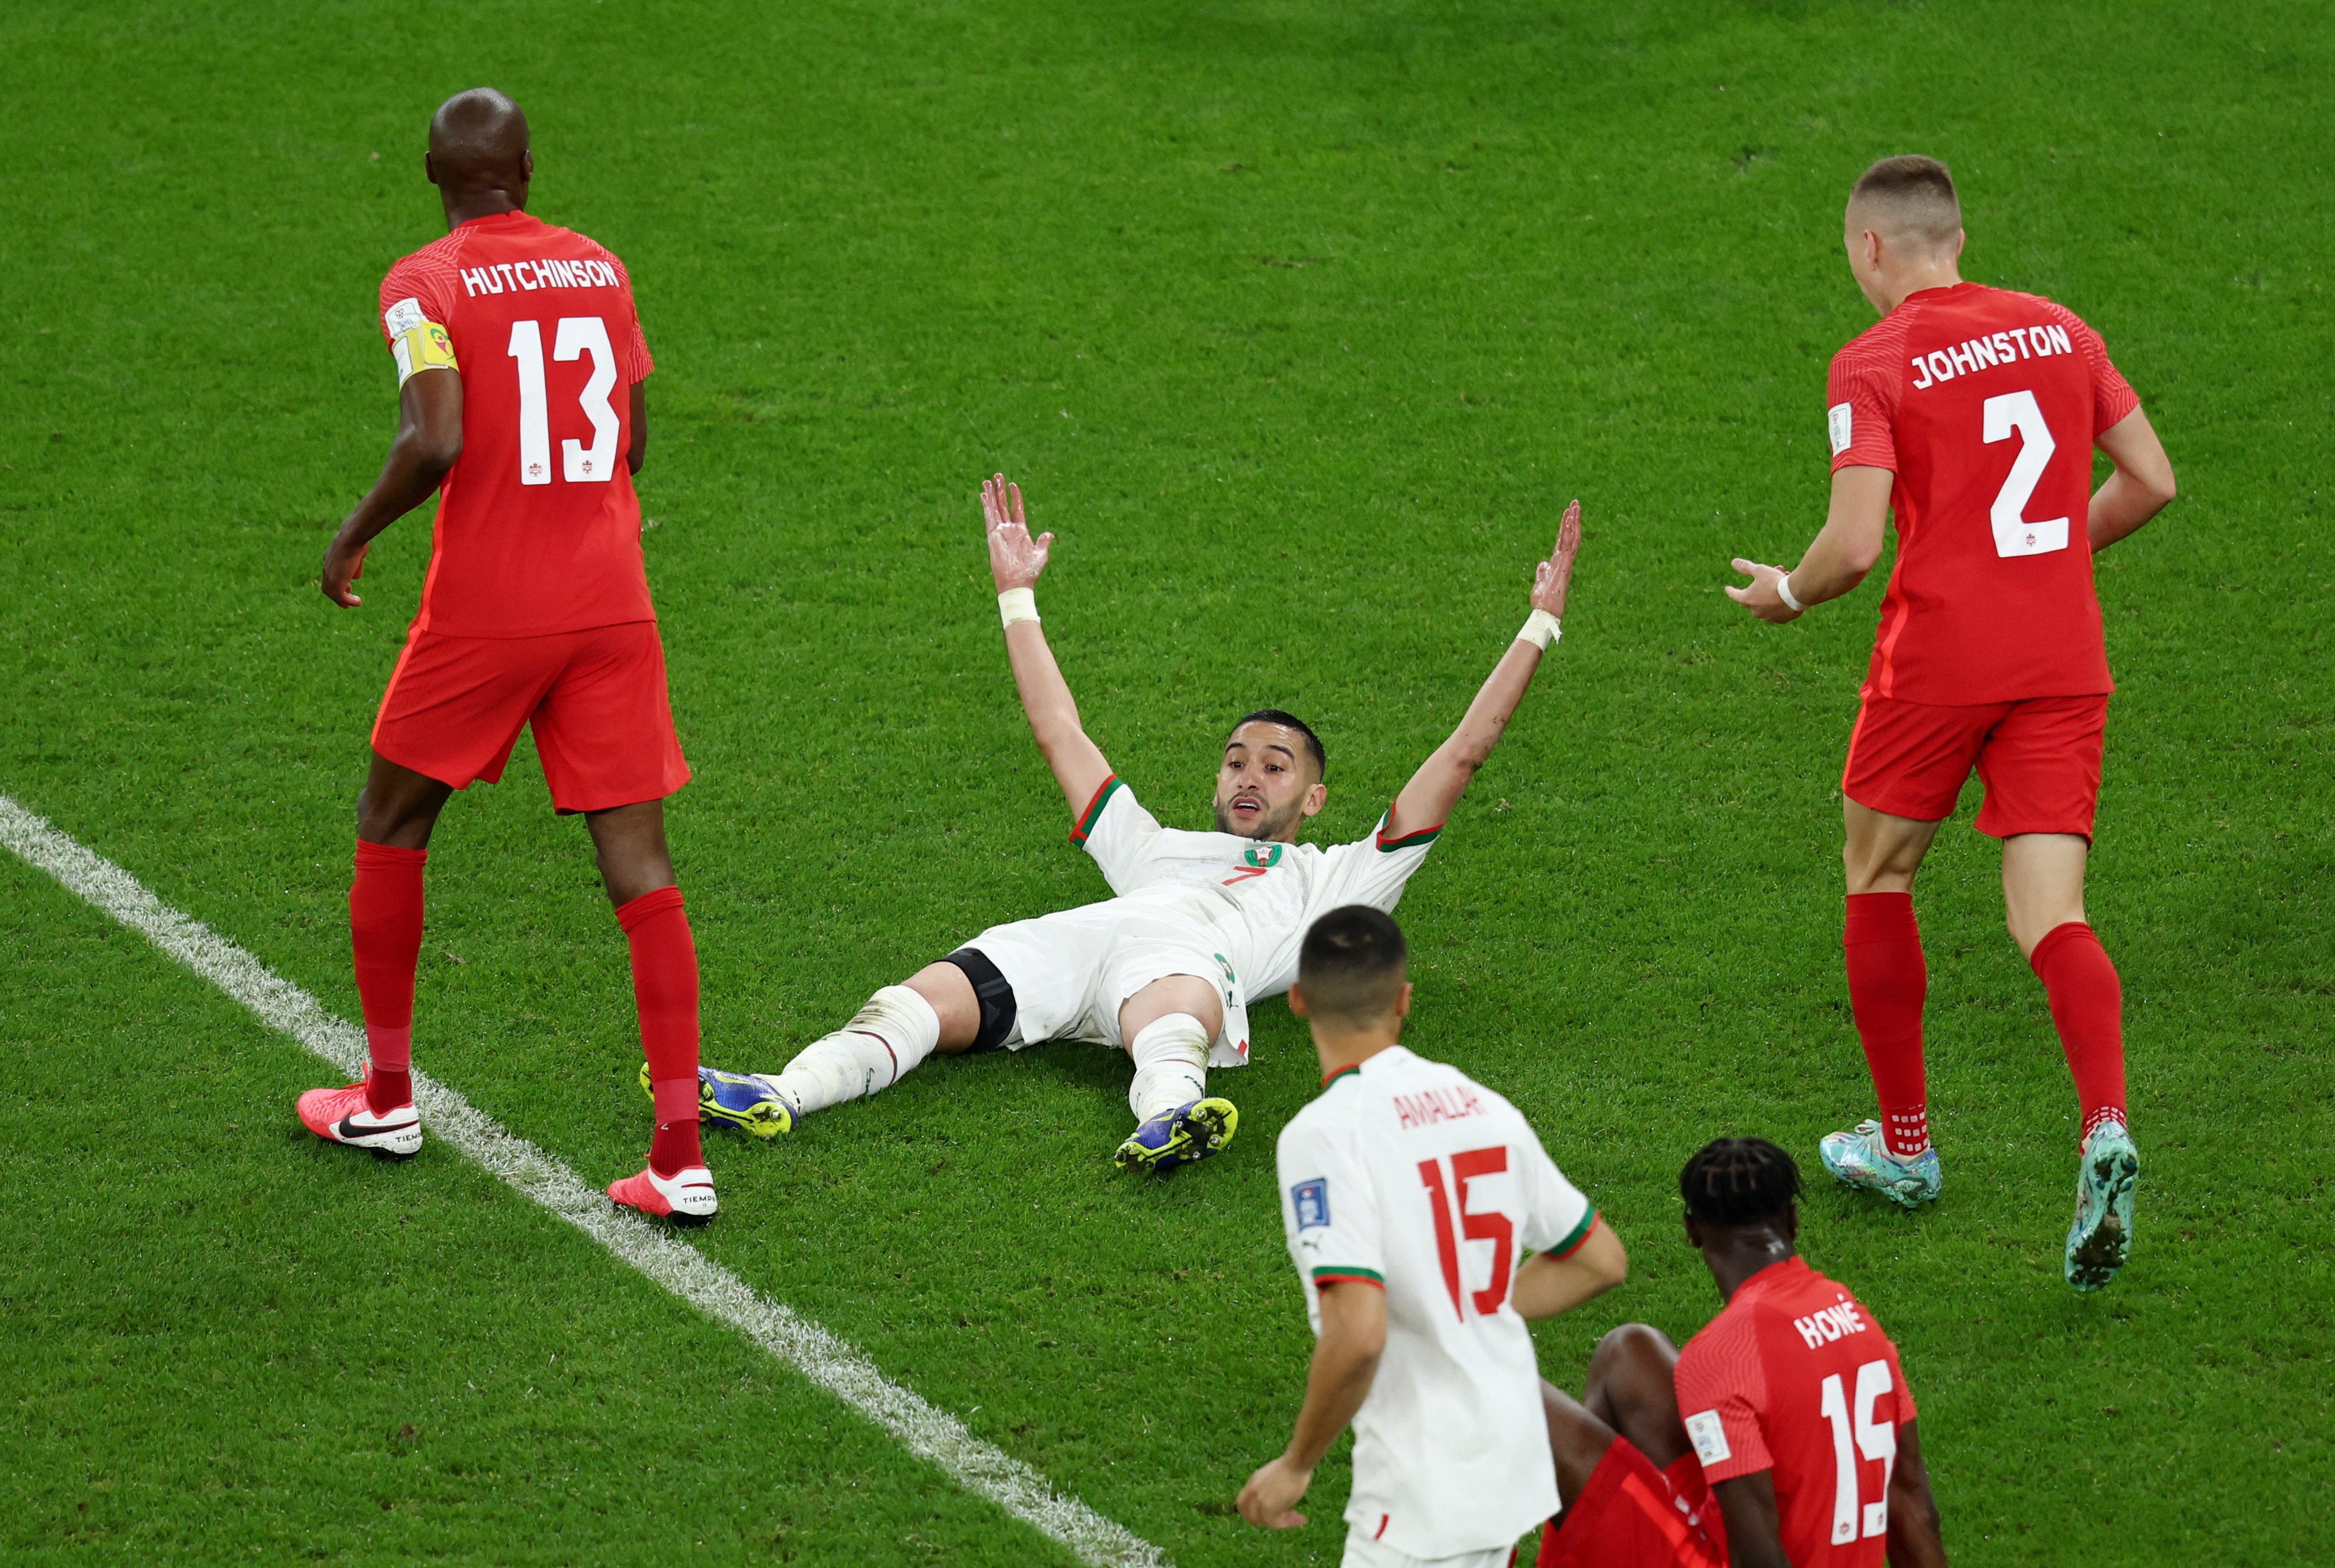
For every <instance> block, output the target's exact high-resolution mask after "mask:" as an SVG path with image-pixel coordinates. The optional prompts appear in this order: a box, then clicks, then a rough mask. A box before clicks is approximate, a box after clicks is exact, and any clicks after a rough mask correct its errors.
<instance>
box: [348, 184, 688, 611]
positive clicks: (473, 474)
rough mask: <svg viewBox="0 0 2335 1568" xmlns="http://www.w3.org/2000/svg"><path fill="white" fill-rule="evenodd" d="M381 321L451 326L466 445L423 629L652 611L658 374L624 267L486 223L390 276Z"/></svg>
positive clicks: (423, 252) (550, 230)
mask: <svg viewBox="0 0 2335 1568" xmlns="http://www.w3.org/2000/svg"><path fill="white" fill-rule="evenodd" d="M381 308H382V331H383V336H385V337H386V338H388V340H389V341H390V344H391V346H392V350H397V351H399V352H400V364H401V366H402V367H404V368H406V369H407V370H408V371H409V373H410V372H411V371H412V369H414V368H418V367H414V366H412V365H409V364H408V359H409V358H410V354H408V353H406V352H405V351H402V350H400V344H401V342H402V341H405V342H411V341H412V340H411V339H410V338H409V336H408V334H412V333H413V332H415V331H416V330H417V328H418V326H419V324H423V323H436V324H438V325H440V326H442V327H443V328H444V329H445V332H446V336H447V338H448V339H450V340H451V344H452V351H453V357H454V359H455V360H456V361H457V362H459V363H458V365H457V369H456V373H458V374H460V376H461V378H462V456H461V458H460V460H458V461H457V462H456V463H455V464H454V468H453V470H452V471H451V473H449V474H448V475H447V476H446V482H445V483H444V485H443V486H441V488H440V490H439V494H438V521H437V525H436V528H434V530H433V531H432V533H431V557H430V575H429V577H428V578H427V580H426V581H425V582H424V583H423V585H422V589H421V612H420V614H418V615H416V616H415V617H414V623H413V624H414V627H415V629H416V630H417V631H422V630H426V631H435V632H440V633H442V634H447V635H449V636H458V637H533V636H544V635H548V634H552V633H556V632H577V631H583V630H586V628H589V627H593V626H612V625H617V624H622V623H624V622H627V621H653V620H654V619H656V612H655V610H654V609H653V608H652V607H651V605H650V604H649V584H648V574H647V572H646V571H645V570H644V567H643V566H642V564H641V503H640V499H639V498H638V497H637V496H635V494H634V492H633V476H632V470H631V469H630V468H629V467H628V466H627V465H626V463H625V452H626V451H627V450H629V449H630V447H631V444H632V434H633V432H632V429H631V425H632V392H631V389H632V386H633V383H634V382H639V381H643V380H645V379H646V378H647V376H648V373H649V372H650V371H651V370H652V369H653V368H654V364H653V363H652V362H651V360H650V358H649V351H648V344H647V343H646V342H645V341H644V339H643V338H642V336H641V323H640V316H639V315H638V313H637V312H636V311H635V309H634V306H633V287H632V282H631V279H630V278H628V277H627V276H625V267H624V264H623V263H622V262H620V261H618V260H617V259H616V257H615V255H614V254H612V253H611V252H610V251H608V250H607V249H606V248H605V247H602V246H600V245H598V244H596V243H595V242H594V241H592V240H590V239H587V238H586V237H584V236H582V235H580V234H577V233H576V232H574V231H573V230H570V229H565V228H555V227H552V226H550V225H549V224H547V223H544V222H542V221H541V220H540V219H538V218H529V217H528V215H527V214H526V213H524V212H505V213H498V214H496V215H494V216H493V217H490V218H472V219H470V221H469V222H468V223H465V224H462V225H461V226H460V227H457V228H456V229H455V230H454V231H453V232H452V233H451V234H449V235H447V236H446V237H445V238H443V239H441V240H438V241H436V242H435V243H434V244H431V245H426V246H423V247H421V249H420V250H417V251H415V252H414V253H413V254H412V256H407V257H406V258H405V259H404V260H402V261H401V262H399V263H398V264H397V265H396V266H392V267H391V268H390V270H389V276H388V277H387V278H386V279H384V280H383V283H382V286H381Z"/></svg>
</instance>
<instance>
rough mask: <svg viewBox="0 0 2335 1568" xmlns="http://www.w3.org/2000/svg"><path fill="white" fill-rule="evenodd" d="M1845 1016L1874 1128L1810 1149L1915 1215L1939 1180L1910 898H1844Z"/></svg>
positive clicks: (1918, 933) (1917, 932) (1918, 943)
mask: <svg viewBox="0 0 2335 1568" xmlns="http://www.w3.org/2000/svg"><path fill="white" fill-rule="evenodd" d="M1842 942H1843V952H1844V954H1845V955H1846V960H1847V966H1848V1000H1849V1008H1850V1011H1852V1012H1854V1013H1855V1018H1856V1033H1857V1038H1858V1040H1860V1041H1861V1042H1862V1043H1863V1044H1864V1047H1865V1064H1866V1065H1867V1066H1868V1067H1870V1068H1871V1069H1872V1070H1873V1087H1874V1091H1875V1094H1876V1095H1877V1096H1878V1097H1879V1099H1880V1101H1881V1114H1882V1118H1883V1120H1881V1121H1865V1122H1859V1123H1858V1124H1857V1125H1856V1126H1855V1128H1852V1129H1850V1130H1849V1131H1847V1132H1836V1133H1831V1134H1828V1135H1826V1137H1825V1139H1824V1141H1823V1142H1822V1143H1820V1144H1819V1145H1818V1146H1817V1154H1818V1156H1819V1157H1821V1158H1822V1159H1823V1161H1824V1167H1825V1169H1826V1170H1828V1171H1830V1172H1831V1173H1832V1174H1833V1176H1834V1177H1835V1178H1836V1180H1839V1181H1841V1182H1844V1183H1846V1185H1848V1186H1853V1187H1859V1188H1862V1189H1864V1190H1865V1191H1866V1192H1875V1193H1879V1194H1880V1195H1882V1196H1884V1197H1885V1198H1888V1199H1889V1200H1890V1201H1891V1202H1893V1203H1899V1204H1903V1205H1905V1206H1906V1207H1907V1208H1916V1207H1919V1206H1920V1205H1923V1204H1925V1203H1928V1202H1930V1201H1931V1200H1932V1199H1933V1198H1935V1197H1936V1196H1937V1195H1938V1193H1939V1191H1940V1189H1941V1188H1942V1187H1943V1186H1944V1174H1943V1171H1942V1170H1941V1169H1940V1167H1939V1165H1938V1152H1937V1150H1935V1149H1934V1148H1932V1147H1930V1112H1929V1091H1928V1089H1927V1088H1926V1086H1925V1084H1924V1082H1923V1063H1922V1007H1923V1002H1924V1001H1925V1000H1926V999H1927V997H1928V995H1929V989H1930V973H1929V967H1928V965H1927V963H1925V962H1924V960H1923V955H1922V930H1921V926H1920V925H1919V924H1917V923H1916V922H1915V920H1914V895H1912V894H1910V893H1894V892H1891V893H1852V894H1850V895H1848V920H1847V924H1846V929H1845V930H1844V932H1843V934H1842Z"/></svg>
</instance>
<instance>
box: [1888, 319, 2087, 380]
mask: <svg viewBox="0 0 2335 1568" xmlns="http://www.w3.org/2000/svg"><path fill="white" fill-rule="evenodd" d="M2075 352H2076V345H2075V344H2073V343H2072V342H2070V341H2069V337H2068V329H2067V328H2066V327H2064V326H2014V327H2012V328H2011V329H2010V331H2008V332H1998V333H1995V334H1991V336H1987V337H1972V338H1964V339H1963V340H1962V342H1960V343H1958V344H1954V345H1953V346H1952V347H1951V348H1942V349H1937V350H1934V351H1933V352H1932V353H1923V354H1915V355H1914V358H1913V360H1912V361H1911V362H1910V363H1912V364H1913V366H1914V372H1915V373H1917V374H1919V375H1921V376H1923V378H1924V379H1923V380H1921V381H1917V382H1914V391H1915V392H1921V391H1923V390H1924V389H1925V388H1929V387H1933V386H1935V385H1937V384H1938V383H1939V382H1947V381H1952V380H1953V379H1954V377H1956V376H1958V375H1968V374H1969V373H1971V372H1972V371H1978V370H1990V369H1991V368H1993V367H1994V366H1996V365H1998V364H2009V363H2011V362H2012V361H2014V360H2022V359H2049V357H2050V356H2051V355H2053V354H2055V353H2075Z"/></svg>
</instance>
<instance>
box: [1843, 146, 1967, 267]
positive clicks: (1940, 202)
mask: <svg viewBox="0 0 2335 1568" xmlns="http://www.w3.org/2000/svg"><path fill="white" fill-rule="evenodd" d="M1848 201H1849V205H1850V206H1852V207H1854V206H1855V205H1856V204H1857V203H1858V202H1860V201H1871V202H1875V203H1876V204H1878V206H1879V207H1880V209H1881V210H1882V212H1883V213H1884V214H1885V215H1886V216H1887V219H1888V221H1890V222H1891V223H1892V224H1893V225H1894V227H1896V228H1897V230H1898V231H1899V232H1900V233H1903V234H1906V235H1910V236H1912V237H1914V238H1916V239H1919V240H1922V241H1923V242H1924V243H1926V244H1929V245H1932V246H1947V245H1952V243H1953V239H1954V235H1955V233H1956V231H1958V230H1959V229H1960V228H1961V227H1962V198H1960V197H1958V196H1956V195H1955V194H1954V177H1953V174H1952V171H1951V170H1950V169H1947V168H1946V166H1945V165H1944V164H1943V163H1941V162H1939V161H1938V160H1936V159H1934V158H1924V157H1923V156H1922V155H1921V154H1920V153H1906V154H1904V155H1903V156H1901V157H1897V158H1884V159H1883V160H1881V161H1880V162H1878V163H1875V165H1874V166H1873V167H1872V168H1870V169H1866V170H1865V172H1864V173H1863V174H1861V175H1859V176H1857V179H1856V184H1855V188H1854V189H1851V190H1850V191H1849V193H1848Z"/></svg>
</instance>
